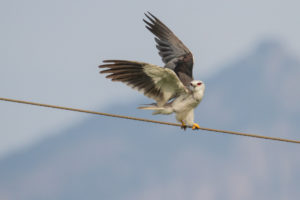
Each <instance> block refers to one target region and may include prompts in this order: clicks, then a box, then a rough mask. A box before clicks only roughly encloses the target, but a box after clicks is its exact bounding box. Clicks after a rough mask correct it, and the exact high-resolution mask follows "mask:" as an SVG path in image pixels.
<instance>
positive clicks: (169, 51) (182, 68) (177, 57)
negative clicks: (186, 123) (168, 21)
mask: <svg viewBox="0 0 300 200" xmlns="http://www.w3.org/2000/svg"><path fill="white" fill-rule="evenodd" d="M148 14H149V15H147V14H145V15H146V17H147V18H148V20H149V21H146V20H145V19H144V20H143V21H144V22H145V23H146V28H147V29H148V30H149V31H151V32H152V33H153V34H154V35H155V36H156V38H155V41H156V43H157V45H156V47H157V49H158V50H159V55H160V56H161V57H162V60H163V62H164V63H165V64H166V65H165V67H167V68H170V69H172V70H174V71H175V73H176V74H177V76H178V77H179V79H180V80H181V81H182V83H183V84H184V85H185V86H188V85H189V84H190V82H191V81H192V80H193V64H194V61H193V55H192V53H191V52H190V51H189V49H188V48H187V47H186V46H185V45H184V44H183V43H182V42H181V41H180V40H179V39H178V38H177V37H176V35H175V34H174V33H173V32H172V31H171V30H170V29H169V28H168V27H167V26H166V25H165V24H163V23H162V22H161V21H160V20H159V19H158V18H156V17H155V16H154V15H152V14H151V13H150V12H148Z"/></svg>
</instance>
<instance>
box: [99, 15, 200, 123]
mask: <svg viewBox="0 0 300 200" xmlns="http://www.w3.org/2000/svg"><path fill="white" fill-rule="evenodd" d="M145 16H146V17H147V20H148V21H147V20H145V19H144V20H143V21H144V22H145V23H146V28H147V29H148V30H149V31H151V32H152V33H153V34H154V35H155V36H156V37H155V41H156V43H157V45H156V47H157V49H158V50H159V55H160V56H161V58H162V61H163V62H164V63H165V66H164V67H159V66H156V65H152V64H148V63H143V62H136V61H127V60H104V61H103V63H104V64H102V65H100V66H99V67H100V68H102V69H104V70H102V71H100V73H105V74H106V73H108V74H109V75H107V76H106V78H109V79H111V80H112V81H120V82H123V83H125V84H127V85H128V86H130V87H132V88H134V89H137V90H138V91H140V92H142V93H144V95H145V96H147V97H149V98H152V99H154V100H155V101H156V103H153V104H148V105H146V106H143V107H139V108H140V109H145V110H153V114H171V113H175V114H176V119H177V120H178V121H179V122H181V124H182V126H181V127H182V128H183V129H185V128H186V127H187V126H191V127H192V129H198V128H200V127H199V125H198V124H196V123H195V122H194V108H196V107H197V105H198V104H199V103H200V102H201V100H202V98H203V95H204V90H205V85H204V83H203V82H202V81H197V80H194V79H193V64H194V62H193V55H192V53H191V52H190V51H189V49H188V48H187V47H186V46H185V45H184V44H183V43H182V42H181V41H180V40H179V39H178V38H177V37H176V36H175V34H174V33H173V32H172V31H171V30H170V29H169V28H168V27H167V26H166V25H165V24H163V23H162V22H161V21H160V20H159V19H158V18H156V17H155V16H154V15H152V14H151V13H150V12H148V13H147V14H145Z"/></svg>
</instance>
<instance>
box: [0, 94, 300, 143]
mask: <svg viewBox="0 0 300 200" xmlns="http://www.w3.org/2000/svg"><path fill="white" fill-rule="evenodd" d="M0 100H1V101H8V102H14V103H21V104H29V105H34V106H42V107H48V108H55V109H61V110H69V111H75V112H82V113H89V114H95V115H103V116H108V117H116V118H123V119H130V120H136V121H143V122H150V123H156V124H164V125H169V126H181V124H177V123H171V122H163V121H156V120H150V119H143V118H137V117H129V116H123V115H115V114H109V113H103V112H96V111H90V110H82V109H77V108H69V107H63V106H55V105H49V104H42V103H35V102H30V101H22V100H17V99H8V98H1V97H0ZM188 128H191V127H190V126H188ZM199 129H200V130H205V131H212V132H218V133H226V134H232V135H240V136H246V137H254V138H260V139H267V140H276V141H281V142H290V143H298V144H300V141H297V140H290V139H285V138H278V137H268V136H262V135H256V134H249V133H241V132H235V131H225V130H218V129H213V128H204V127H200V128H199Z"/></svg>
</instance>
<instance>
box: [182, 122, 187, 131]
mask: <svg viewBox="0 0 300 200" xmlns="http://www.w3.org/2000/svg"><path fill="white" fill-rule="evenodd" d="M186 128H187V126H186V124H185V123H184V122H183V121H182V120H181V129H183V130H185V129H186Z"/></svg>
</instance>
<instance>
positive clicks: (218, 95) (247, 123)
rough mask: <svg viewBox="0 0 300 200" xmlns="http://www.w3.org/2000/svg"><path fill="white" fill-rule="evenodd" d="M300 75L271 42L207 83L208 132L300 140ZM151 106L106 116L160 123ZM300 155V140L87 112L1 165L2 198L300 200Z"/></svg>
mask: <svg viewBox="0 0 300 200" xmlns="http://www.w3.org/2000/svg"><path fill="white" fill-rule="evenodd" d="M299 75H300V63H299V62H298V61H297V60H296V59H295V58H293V57H292V56H290V55H289V54H288V53H287V52H286V50H285V49H284V48H283V47H282V46H281V45H280V44H278V43H277V42H274V41H266V42H263V43H261V44H260V45H259V46H258V47H257V48H256V49H254V50H253V52H252V53H250V54H249V55H248V56H246V57H244V58H242V59H240V60H238V61H236V62H234V63H232V64H229V65H228V66H227V67H226V68H224V70H223V71H222V72H220V73H218V74H217V75H216V76H214V77H212V78H211V79H208V80H205V82H206V85H207V89H206V95H205V98H204V100H203V102H202V103H201V104H200V106H199V108H198V109H197V111H196V119H197V121H198V122H199V124H200V126H201V125H203V126H207V127H213V128H220V129H230V130H243V131H248V132H255V133H260V134H264V135H269V136H271V135H272V136H280V137H289V138H298V139H299V138H300V135H299V133H298V131H297V130H299V129H300V125H299V122H300V115H299V111H300V105H299V103H298V102H300V101H299V100H300V90H299V89H298V85H299V83H300V81H299V78H298V77H299ZM137 96H138V94H137ZM143 101H144V99H142V100H139V101H137V102H133V103H132V104H129V105H122V104H120V105H117V106H113V107H112V108H109V109H107V110H106V111H107V112H110V113H117V114H125V115H131V116H138V117H146V118H154V117H153V116H151V114H150V113H149V112H146V111H141V110H136V109H135V108H136V107H137V105H138V104H141V103H147V102H143ZM159 119H163V120H174V119H173V117H164V116H160V117H159ZM299 150H300V148H299V145H295V144H288V143H279V142H272V141H263V140H258V139H251V138H245V137H238V136H228V135H223V134H216V133H209V132H203V131H197V132H193V131H191V130H188V131H185V132H184V131H181V130H180V129H179V128H177V127H168V126H163V125H155V124H150V123H143V122H136V121H130V120H122V119H115V118H108V117H98V116H89V117H87V119H86V120H84V121H82V122H81V123H80V124H74V126H73V127H70V128H68V129H66V130H65V131H63V132H62V133H60V134H58V135H57V136H55V137H52V138H48V139H47V140H44V141H43V142H41V143H40V144H37V145H35V146H33V147H31V148H29V149H26V150H24V151H22V152H19V153H17V154H15V155H12V156H10V157H8V158H6V159H3V160H1V161H0V177H1V178H0V199H5V200H14V199H22V200H27V199H28V200H29V199H30V200H35V199H46V200H47V199H63V200H66V199H70V200H71V199H72V200H76V199H199V198H202V199H222V200H223V199H225V200H226V199H230V200H232V199H297V197H299V196H300V191H299V189H298V185H299V184H300V181H299V180H300V172H299V168H300V158H299V156H298V153H297V152H299Z"/></svg>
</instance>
